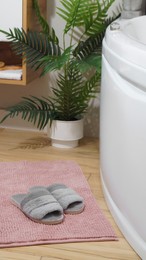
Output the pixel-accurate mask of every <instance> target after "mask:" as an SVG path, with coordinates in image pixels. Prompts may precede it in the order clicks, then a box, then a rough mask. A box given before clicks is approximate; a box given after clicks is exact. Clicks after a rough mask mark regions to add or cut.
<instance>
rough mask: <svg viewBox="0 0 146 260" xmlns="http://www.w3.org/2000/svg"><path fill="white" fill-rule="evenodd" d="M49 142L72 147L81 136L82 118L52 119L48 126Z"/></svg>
mask: <svg viewBox="0 0 146 260" xmlns="http://www.w3.org/2000/svg"><path fill="white" fill-rule="evenodd" d="M48 137H49V138H51V144H52V146H54V147H58V148H74V147H77V146H78V143H79V140H80V139H81V138H82V137H83V119H79V120H74V121H61V120H53V121H52V124H51V127H50V126H48Z"/></svg>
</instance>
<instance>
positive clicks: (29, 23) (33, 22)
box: [0, 0, 47, 86]
mask: <svg viewBox="0 0 146 260" xmlns="http://www.w3.org/2000/svg"><path fill="white" fill-rule="evenodd" d="M11 1H13V0H11ZM18 1H20V0H18ZM39 4H40V6H41V11H42V12H43V15H44V17H46V9H47V7H46V6H47V3H46V0H39ZM12 12H13V10H12ZM22 27H23V29H24V30H25V31H27V30H28V29H30V30H31V29H36V30H37V29H38V24H37V18H36V16H35V12H34V9H33V0H22ZM10 28H11V29H13V28H12V27H11V25H10ZM37 77H38V73H37V72H34V71H33V70H32V69H31V68H30V67H28V66H27V64H26V63H24V62H23V60H22V79H21V80H11V79H0V84H10V85H22V86H26V85H27V84H28V83H29V82H31V81H33V80H34V79H35V78H37Z"/></svg>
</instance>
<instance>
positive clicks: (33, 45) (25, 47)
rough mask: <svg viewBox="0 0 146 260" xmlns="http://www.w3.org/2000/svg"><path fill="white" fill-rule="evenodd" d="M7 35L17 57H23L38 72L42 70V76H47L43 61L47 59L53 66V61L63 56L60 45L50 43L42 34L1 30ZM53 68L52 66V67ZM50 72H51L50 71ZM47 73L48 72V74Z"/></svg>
mask: <svg viewBox="0 0 146 260" xmlns="http://www.w3.org/2000/svg"><path fill="white" fill-rule="evenodd" d="M0 32H3V33H4V34H6V37H7V38H8V39H9V40H11V41H12V49H13V50H14V52H15V53H16V54H17V55H23V57H24V62H27V64H29V65H30V66H31V68H33V69H35V70H37V69H39V68H40V67H41V68H42V74H43V75H44V74H45V70H46V60H45V59H42V58H43V57H46V59H47V65H48V64H49V63H50V65H51V64H52V60H53V59H54V60H55V58H56V60H55V61H56V63H57V62H58V60H57V57H59V56H60V55H61V50H60V47H59V45H57V44H56V43H53V42H51V41H48V37H47V36H46V35H45V34H42V33H40V32H31V31H29V32H27V33H26V32H25V31H24V30H23V29H21V30H20V29H18V28H14V30H13V31H12V30H11V29H10V30H9V32H5V31H3V30H0ZM50 67H51V66H50ZM48 71H49V70H48ZM48 71H47V72H48Z"/></svg>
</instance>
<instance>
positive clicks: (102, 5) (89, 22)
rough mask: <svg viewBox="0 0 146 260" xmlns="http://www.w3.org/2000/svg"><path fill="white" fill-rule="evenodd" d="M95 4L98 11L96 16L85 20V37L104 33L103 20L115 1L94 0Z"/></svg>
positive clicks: (104, 25)
mask: <svg viewBox="0 0 146 260" xmlns="http://www.w3.org/2000/svg"><path fill="white" fill-rule="evenodd" d="M96 2H97V10H98V11H97V13H96V16H94V15H93V16H92V17H91V18H88V17H87V18H86V22H85V32H84V34H85V35H87V36H95V35H96V34H99V33H102V32H104V31H105V29H106V24H105V20H106V18H107V16H108V14H107V11H108V10H109V8H110V6H111V5H112V4H113V3H114V2H115V0H102V1H101V2H99V1H98V0H96Z"/></svg>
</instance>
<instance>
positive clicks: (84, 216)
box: [0, 161, 117, 247]
mask: <svg viewBox="0 0 146 260" xmlns="http://www.w3.org/2000/svg"><path fill="white" fill-rule="evenodd" d="M53 183H64V184H65V185H67V186H69V187H71V188H73V189H75V190H76V192H78V193H79V194H80V195H81V196H82V197H83V198H84V201H85V209H84V211H83V212H82V213H80V214H77V215H65V220H64V221H63V222H62V223H61V224H57V225H44V224H38V223H35V222H33V221H32V220H30V219H28V218H27V217H26V216H25V215H24V214H23V213H22V212H21V210H19V209H18V208H17V207H15V206H14V205H13V204H12V203H11V200H10V198H11V196H12V195H13V194H16V193H27V191H28V189H29V188H30V187H32V186H36V185H44V186H49V185H51V184H53ZM103 240H105V241H106V240H117V237H116V235H115V233H114V231H113V229H112V227H111V225H110V223H109V222H108V220H107V219H106V218H105V216H104V215H103V213H102V211H101V209H100V208H99V206H98V204H97V202H96V200H95V198H94V196H93V194H92V192H91V190H90V187H89V185H88V183H87V181H86V179H85V177H84V175H83V173H82V170H81V169H80V167H79V165H78V164H77V163H75V162H73V161H41V162H40V161H39V162H37V161H36V162H34V161H33V162H29V161H18V162H1V163H0V247H13V246H24V245H38V244H50V243H65V242H78V241H103Z"/></svg>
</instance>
